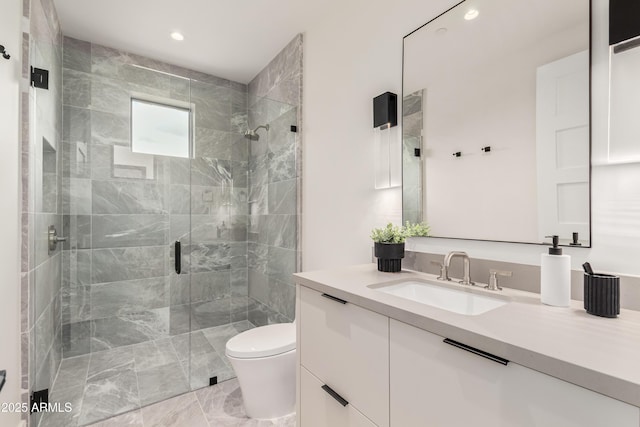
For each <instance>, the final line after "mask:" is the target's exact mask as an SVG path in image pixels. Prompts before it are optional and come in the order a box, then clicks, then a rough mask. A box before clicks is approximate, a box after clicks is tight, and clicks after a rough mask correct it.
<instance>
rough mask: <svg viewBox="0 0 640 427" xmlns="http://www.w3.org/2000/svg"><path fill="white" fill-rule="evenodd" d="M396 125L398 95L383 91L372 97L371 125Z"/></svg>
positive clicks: (384, 127)
mask: <svg viewBox="0 0 640 427" xmlns="http://www.w3.org/2000/svg"><path fill="white" fill-rule="evenodd" d="M397 125H398V95H396V94H395V93H391V92H385V93H383V94H382V95H378V96H376V97H375V98H373V127H374V128H380V129H387V128H391V127H394V126H397Z"/></svg>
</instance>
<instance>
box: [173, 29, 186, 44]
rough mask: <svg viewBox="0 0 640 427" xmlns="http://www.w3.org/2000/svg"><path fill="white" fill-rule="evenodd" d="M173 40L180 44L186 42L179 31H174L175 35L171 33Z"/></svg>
mask: <svg viewBox="0 0 640 427" xmlns="http://www.w3.org/2000/svg"><path fill="white" fill-rule="evenodd" d="M171 38H172V39H174V40H177V41H179V42H181V41H182V40H184V36H183V35H182V33H179V32H177V31H174V32H173V33H171Z"/></svg>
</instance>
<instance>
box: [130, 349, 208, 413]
mask: <svg viewBox="0 0 640 427" xmlns="http://www.w3.org/2000/svg"><path fill="white" fill-rule="evenodd" d="M136 375H137V376H138V390H139V394H140V403H141V405H143V406H144V405H150V404H152V403H156V402H160V401H161V400H166V399H169V398H171V397H174V396H177V395H180V394H183V393H186V392H188V391H189V382H188V381H187V377H186V376H185V374H184V372H183V369H182V365H181V364H180V362H178V361H177V360H176V361H175V362H174V363H169V364H167V365H161V366H155V367H152V368H150V369H142V370H137V371H136ZM207 383H208V382H207Z"/></svg>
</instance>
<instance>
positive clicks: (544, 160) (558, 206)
mask: <svg viewBox="0 0 640 427" xmlns="http://www.w3.org/2000/svg"><path fill="white" fill-rule="evenodd" d="M589 153H590V152H589V52H588V51H583V52H579V53H576V54H574V55H570V56H567V57H566V58H563V59H560V60H558V61H555V62H551V63H549V64H546V65H543V66H541V67H539V68H538V70H537V82H536V156H537V171H538V236H539V239H540V241H541V242H542V241H544V236H548V235H552V234H557V235H558V236H560V238H561V239H562V242H563V243H566V242H568V241H570V240H571V236H572V233H574V232H577V233H579V236H580V240H581V241H583V243H584V242H586V241H587V239H588V238H589Z"/></svg>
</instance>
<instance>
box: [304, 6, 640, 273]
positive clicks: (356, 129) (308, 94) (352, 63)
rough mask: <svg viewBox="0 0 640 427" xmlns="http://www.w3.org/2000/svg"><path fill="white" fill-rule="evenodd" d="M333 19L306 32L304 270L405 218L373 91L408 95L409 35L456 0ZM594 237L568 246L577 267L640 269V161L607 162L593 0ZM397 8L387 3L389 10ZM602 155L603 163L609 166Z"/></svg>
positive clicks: (475, 253)
mask: <svg viewBox="0 0 640 427" xmlns="http://www.w3.org/2000/svg"><path fill="white" fill-rule="evenodd" d="M345 3H346V4H345V8H344V9H342V10H340V11H338V15H336V16H334V17H333V18H332V22H322V23H318V25H316V26H315V27H312V28H310V29H309V30H308V31H307V33H306V35H305V43H306V44H305V53H304V54H305V64H304V66H305V69H304V73H305V74H304V132H305V133H304V142H303V144H304V165H303V170H304V184H303V191H304V192H303V197H304V198H303V210H304V211H303V215H304V217H303V221H304V222H303V233H304V234H303V237H302V238H303V251H304V252H303V257H304V258H303V268H304V269H305V270H312V269H320V268H329V267H332V266H339V265H347V264H353V263H359V262H369V261H370V260H371V246H372V244H371V241H370V239H369V238H368V234H369V231H370V229H371V228H372V227H374V226H379V225H382V224H384V222H385V221H386V220H393V221H395V222H399V221H400V216H401V203H400V201H401V195H400V191H399V190H385V191H375V190H374V189H373V168H372V164H373V161H372V152H373V151H372V149H371V141H372V124H371V114H372V113H371V109H372V106H371V98H373V97H374V96H376V95H378V94H379V93H382V92H384V91H387V90H390V91H392V92H395V93H398V94H400V93H401V92H400V91H401V82H402V37H403V36H404V35H405V34H406V33H408V32H409V31H411V30H413V29H414V28H416V27H417V26H419V25H421V24H423V23H425V22H427V21H428V20H429V19H431V18H432V17H434V16H435V14H437V13H439V12H442V11H444V10H445V9H446V8H447V7H449V6H452V5H453V4H454V3H456V2H455V1H446V0H438V1H429V2H424V1H419V0H401V1H397V2H394V3H393V5H392V6H391V5H390V4H389V3H384V2H382V1H380V0H375V1H374V0H371V1H366V2H365V1H363V0H360V1H350V2H345ZM592 3H593V23H592V49H593V52H592V55H593V56H592V81H593V86H592V135H593V140H592V144H593V163H594V164H596V165H598V166H594V167H593V171H592V174H593V176H592V187H593V190H592V228H593V230H592V243H593V248H591V249H568V250H566V253H569V254H571V255H572V261H573V266H574V268H576V269H579V268H580V265H581V264H582V263H583V262H584V261H587V260H588V261H590V262H591V264H592V265H593V266H594V268H595V269H597V270H599V271H609V272H616V273H623V274H627V275H640V262H639V261H640V164H638V163H636V164H627V165H611V164H606V163H607V161H608V128H607V126H608V79H609V60H608V46H607V43H608V11H607V7H608V2H607V1H606V0H593V2H592ZM387 8H389V10H386V9H387ZM603 163H604V164H605V165H603ZM407 249H410V250H417V251H421V252H434V253H445V252H447V251H449V250H452V249H463V250H466V251H467V252H468V253H469V255H471V256H472V257H476V258H485V259H496V260H504V261H510V262H521V263H525V264H532V265H536V264H539V260H540V253H542V252H543V251H544V249H543V248H542V247H540V246H538V245H524V244H523V245H516V244H505V243H492V242H476V241H465V240H447V239H412V240H411V241H410V242H408V244H407Z"/></svg>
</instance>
